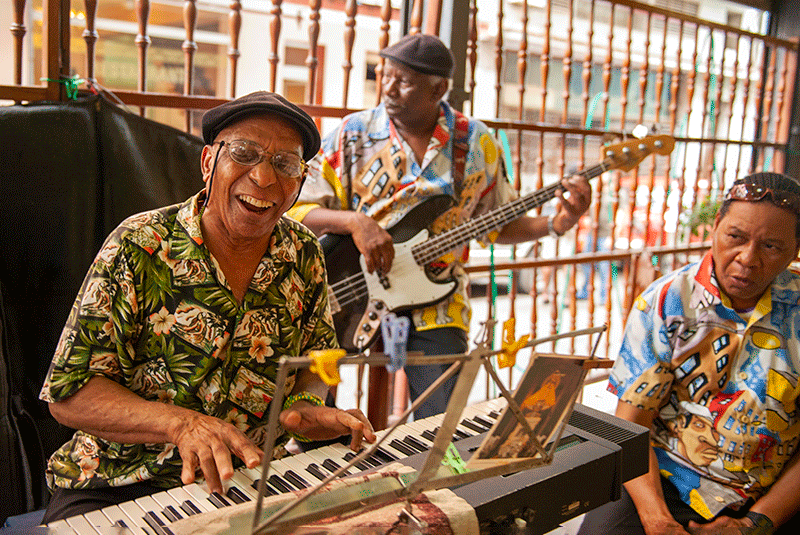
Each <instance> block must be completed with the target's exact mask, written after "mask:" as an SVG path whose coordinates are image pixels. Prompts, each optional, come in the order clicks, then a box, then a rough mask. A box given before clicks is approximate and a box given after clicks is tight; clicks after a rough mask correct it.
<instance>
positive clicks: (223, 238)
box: [40, 91, 375, 523]
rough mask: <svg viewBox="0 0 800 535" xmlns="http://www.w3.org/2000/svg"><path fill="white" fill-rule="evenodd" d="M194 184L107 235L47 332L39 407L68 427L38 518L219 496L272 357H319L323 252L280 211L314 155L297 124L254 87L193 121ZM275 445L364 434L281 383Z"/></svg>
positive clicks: (285, 108)
mask: <svg viewBox="0 0 800 535" xmlns="http://www.w3.org/2000/svg"><path fill="white" fill-rule="evenodd" d="M203 138H204V140H205V142H206V146H205V147H204V149H203V152H202V156H201V162H200V163H201V170H202V173H203V180H204V181H205V183H206V185H205V188H204V189H203V190H202V191H200V192H199V193H198V194H197V195H195V196H194V197H192V198H190V199H188V200H187V201H185V202H184V203H182V204H179V205H174V206H168V207H164V208H161V209H157V210H153V211H150V212H146V213H142V214H137V215H134V216H132V217H130V218H128V219H127V220H125V221H124V222H123V223H122V224H120V226H119V227H118V228H117V229H116V230H115V231H114V232H113V233H112V234H111V235H110V236H109V237H108V239H107V240H106V242H105V244H104V246H103V248H102V249H101V251H100V252H99V253H98V255H97V257H96V259H95V261H94V263H93V264H92V266H91V268H90V269H89V272H88V274H87V276H86V279H85V281H84V283H83V286H82V288H81V290H80V292H79V294H78V297H77V299H76V301H75V304H74V306H73V309H72V312H71V314H70V317H69V319H68V321H67V324H66V326H65V328H64V331H63V333H62V335H61V339H60V341H59V344H58V347H57V349H56V353H55V356H54V358H53V362H52V364H51V366H50V371H49V373H48V376H47V378H46V380H45V383H44V386H43V388H42V392H41V395H40V397H41V399H43V400H45V401H47V402H49V403H50V411H51V413H52V414H53V416H54V417H55V418H56V419H57V420H58V421H59V422H60V423H62V424H64V425H67V426H69V427H72V428H74V429H77V432H76V433H75V435H74V436H73V438H72V440H70V441H69V442H68V443H66V444H64V446H62V447H61V448H60V449H59V450H58V451H56V452H55V453H54V454H53V456H52V457H51V458H50V460H49V463H48V466H47V479H48V484H49V486H50V489H51V491H52V497H51V500H50V503H49V505H48V510H47V512H46V514H45V517H44V519H43V523H50V522H53V521H55V520H58V519H62V518H68V517H72V516H75V515H79V514H83V513H86V512H88V511H93V510H96V509H100V508H103V507H107V506H110V505H114V504H121V503H123V502H128V501H130V500H134V499H137V498H141V497H143V496H148V495H151V494H154V493H157V492H159V491H162V490H164V489H166V488H171V487H177V486H180V485H181V484H190V483H193V482H194V481H195V478H196V477H198V476H201V477H203V478H204V479H205V482H206V484H207V486H208V490H209V491H211V492H220V491H222V486H223V482H224V481H225V480H227V479H229V478H231V477H233V476H234V468H235V467H236V466H237V465H238V466H240V465H242V464H243V465H245V466H247V467H248V468H255V467H256V466H258V465H259V464H260V463H261V458H262V450H261V446H262V445H263V442H264V440H265V438H266V434H267V415H268V414H269V407H270V403H271V401H272V397H273V395H274V392H275V383H274V381H275V378H276V374H277V362H278V359H279V358H280V357H281V356H283V355H303V354H306V353H308V351H310V350H315V349H327V348H334V347H336V345H337V342H336V336H335V333H334V330H333V323H332V320H331V315H330V309H329V306H328V291H327V283H326V275H325V266H324V261H323V255H322V252H321V249H320V247H319V244H318V242H317V241H316V239H315V238H314V237H313V234H311V233H310V232H309V231H308V230H307V229H306V228H305V227H303V226H302V225H300V224H298V223H296V222H293V221H291V220H289V219H287V218H285V217H283V215H284V212H285V211H286V210H287V209H288V208H289V207H290V206H291V205H292V204H293V203H294V201H295V199H296V197H297V195H298V192H299V191H300V188H301V186H302V183H303V180H304V179H305V177H306V169H307V166H306V161H307V160H309V159H310V158H312V157H313V156H314V155H315V154H316V153H317V151H318V150H319V146H320V137H319V132H318V131H317V128H316V126H315V124H314V122H313V121H312V119H311V118H310V117H309V116H308V115H307V114H306V113H305V112H304V111H302V110H301V109H300V108H298V107H296V106H294V105H292V104H291V103H289V102H288V101H286V100H285V99H283V97H281V96H279V95H276V94H273V93H268V92H263V91H262V92H257V93H252V94H250V95H246V96H244V97H240V98H238V99H236V100H233V101H230V102H227V103H225V104H223V105H221V106H218V107H216V108H214V109H212V110H209V111H208V112H206V114H205V115H204V116H203ZM285 390H286V391H287V392H290V395H288V396H287V397H286V398H285V399H281V400H277V401H278V402H279V403H281V404H282V407H283V410H282V412H281V413H280V428H279V429H278V436H279V440H278V443H277V445H276V451H275V452H274V453H273V457H280V456H281V455H282V454H283V453H284V452H285V449H284V445H285V443H286V442H287V441H288V439H289V437H290V436H294V437H295V438H297V439H299V440H323V439H331V438H335V437H339V436H342V435H346V434H350V435H351V436H352V439H351V443H350V446H351V448H353V449H354V450H358V449H359V448H360V445H361V442H362V440H366V441H367V442H373V441H374V440H375V436H374V434H373V431H372V428H371V426H370V424H369V422H368V421H367V419H366V417H365V416H364V415H363V414H362V413H361V411H359V410H357V409H353V410H349V411H342V410H339V409H336V408H332V407H326V406H324V404H323V401H322V400H323V399H324V398H325V395H326V393H327V386H326V385H325V384H324V383H322V382H321V381H320V380H319V378H317V377H316V376H315V375H313V374H311V373H310V372H308V370H304V371H300V372H297V373H291V374H290V377H289V379H288V384H287V385H285Z"/></svg>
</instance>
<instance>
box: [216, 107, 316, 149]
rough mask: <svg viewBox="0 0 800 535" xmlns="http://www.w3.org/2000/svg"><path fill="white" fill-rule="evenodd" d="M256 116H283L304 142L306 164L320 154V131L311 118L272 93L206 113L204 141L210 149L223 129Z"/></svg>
mask: <svg viewBox="0 0 800 535" xmlns="http://www.w3.org/2000/svg"><path fill="white" fill-rule="evenodd" d="M255 114H275V115H280V116H281V117H283V118H284V119H286V120H287V121H289V122H290V123H292V124H293V125H294V126H295V128H296V129H297V132H298V133H299V134H300V136H302V138H303V159H304V160H306V161H308V160H310V159H311V158H313V157H314V156H315V155H316V154H317V151H319V145H320V137H319V130H317V125H316V124H315V123H314V121H313V120H312V119H311V117H310V116H309V115H308V114H307V113H306V112H305V111H303V110H302V109H301V108H299V107H298V106H296V105H294V104H292V103H291V102H289V101H288V100H286V99H285V98H283V97H282V96H280V95H278V94H277V93H270V92H269V91H256V92H255V93H250V94H249V95H244V96H242V97H239V98H237V99H235V100H231V101H230V102H226V103H225V104H220V105H219V106H217V107H216V108H211V109H210V110H208V111H207V112H205V113H204V114H203V141H205V142H206V144H207V145H210V144H211V143H213V142H214V139H215V138H216V137H217V135H218V134H219V133H220V132H221V131H222V129H223V128H225V127H226V126H228V125H230V124H233V123H235V122H236V121H240V120H242V119H244V118H245V117H248V116H250V115H255Z"/></svg>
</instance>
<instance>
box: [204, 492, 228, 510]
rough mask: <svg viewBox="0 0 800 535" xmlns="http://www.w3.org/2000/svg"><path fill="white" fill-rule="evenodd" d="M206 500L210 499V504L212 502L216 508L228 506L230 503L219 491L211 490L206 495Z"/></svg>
mask: <svg viewBox="0 0 800 535" xmlns="http://www.w3.org/2000/svg"><path fill="white" fill-rule="evenodd" d="M208 501H210V502H211V503H212V504H214V507H216V508H217V509H222V508H223V507H228V506H229V505H230V504H231V502H229V501H228V500H226V499H225V496H223V495H222V494H220V493H219V492H212V493H211V494H210V495H209V496H208Z"/></svg>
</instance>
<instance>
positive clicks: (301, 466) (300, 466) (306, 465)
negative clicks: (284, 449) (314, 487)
mask: <svg viewBox="0 0 800 535" xmlns="http://www.w3.org/2000/svg"><path fill="white" fill-rule="evenodd" d="M301 458H302V460H301ZM281 460H282V461H283V462H284V463H286V464H287V465H289V466H291V467H292V471H293V472H294V473H296V474H297V475H298V476H300V477H303V476H304V475H305V474H309V475H312V476H314V480H315V481H313V482H311V484H314V483H316V482H317V481H324V480H325V478H326V477H327V476H328V474H327V473H325V472H326V471H324V469H322V467H320V466H319V464H317V463H314V462H311V460H310V459H309V457H308V456H306V455H303V456H302V457H301V456H297V457H295V456H290V457H284V458H283V459H281ZM311 465H313V466H315V467H316V470H317V473H316V474H315V473H314V471H312V470H310V466H311ZM320 476H321V477H320ZM304 479H306V478H304Z"/></svg>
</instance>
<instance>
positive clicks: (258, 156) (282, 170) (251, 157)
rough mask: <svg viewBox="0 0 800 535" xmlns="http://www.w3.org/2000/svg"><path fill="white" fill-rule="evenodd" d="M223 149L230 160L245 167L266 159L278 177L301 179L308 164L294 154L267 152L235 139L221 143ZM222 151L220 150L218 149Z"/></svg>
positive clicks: (251, 142) (260, 147) (242, 140)
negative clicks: (226, 151)
mask: <svg viewBox="0 0 800 535" xmlns="http://www.w3.org/2000/svg"><path fill="white" fill-rule="evenodd" d="M221 144H222V146H223V147H224V148H227V149H228V154H229V155H230V157H231V160H233V161H234V162H236V163H238V164H239V165H244V166H247V167H254V166H256V165H258V164H260V163H261V162H263V161H264V160H266V159H269V163H270V164H271V165H272V167H273V169H275V172H276V173H278V174H279V175H282V176H285V177H287V178H292V179H298V180H299V179H301V178H303V173H304V172H305V170H306V168H307V167H308V164H306V162H305V161H304V160H303V157H302V156H300V155H299V154H297V153H296V152H289V151H286V150H280V151H278V152H275V153H273V152H267V151H266V150H264V148H263V147H262V146H261V145H259V144H258V143H256V142H255V141H250V140H247V139H235V140H233V141H230V142H227V141H226V142H222V143H221ZM220 150H222V149H220Z"/></svg>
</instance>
